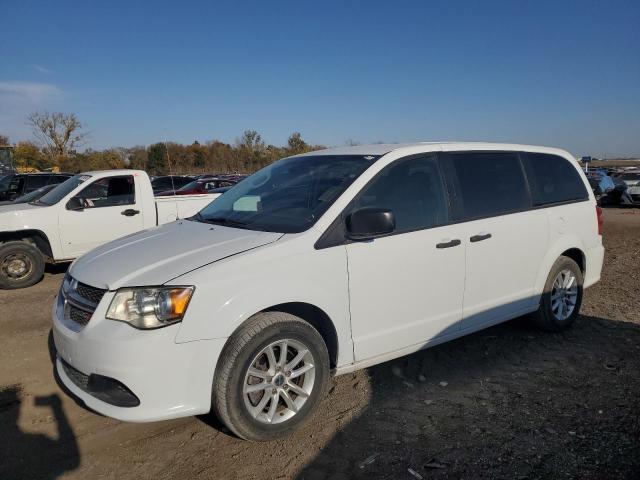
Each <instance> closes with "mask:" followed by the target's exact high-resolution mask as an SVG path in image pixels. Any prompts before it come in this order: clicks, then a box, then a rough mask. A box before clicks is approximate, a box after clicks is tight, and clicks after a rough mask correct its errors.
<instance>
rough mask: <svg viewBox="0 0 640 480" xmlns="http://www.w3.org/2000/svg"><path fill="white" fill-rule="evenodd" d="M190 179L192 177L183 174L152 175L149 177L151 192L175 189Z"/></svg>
mask: <svg viewBox="0 0 640 480" xmlns="http://www.w3.org/2000/svg"><path fill="white" fill-rule="evenodd" d="M192 181H193V178H191V177H187V176H183V175H164V176H160V177H153V178H152V179H151V188H152V189H153V194H154V195H157V194H158V193H159V192H164V191H166V190H177V189H179V188H182V187H184V186H185V185H186V184H187V183H191V182H192Z"/></svg>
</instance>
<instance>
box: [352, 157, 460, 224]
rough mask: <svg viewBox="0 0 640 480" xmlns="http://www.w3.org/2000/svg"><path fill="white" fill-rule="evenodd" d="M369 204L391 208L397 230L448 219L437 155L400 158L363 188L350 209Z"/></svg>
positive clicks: (438, 222) (441, 222) (437, 222)
mask: <svg viewBox="0 0 640 480" xmlns="http://www.w3.org/2000/svg"><path fill="white" fill-rule="evenodd" d="M365 207H379V208H386V209H389V210H391V211H392V212H393V214H394V216H395V219H396V231H397V232H403V231H411V230H419V229H423V228H429V227H435V226H437V225H443V224H445V223H447V222H448V221H449V211H448V208H447V201H446V196H445V189H444V185H443V182H442V177H441V175H440V171H439V169H438V164H437V162H436V159H435V157H433V156H429V157H421V158H412V159H407V160H399V161H398V162H396V163H395V164H392V165H391V166H390V167H387V168H386V169H384V170H383V171H382V172H380V173H379V174H378V176H377V177H375V178H374V179H373V180H372V181H371V182H370V183H369V184H368V185H367V186H366V187H364V188H363V189H362V191H361V192H360V193H359V194H358V197H357V198H356V199H355V201H354V202H353V204H352V207H351V208H350V210H351V211H354V210H358V209H360V208H365Z"/></svg>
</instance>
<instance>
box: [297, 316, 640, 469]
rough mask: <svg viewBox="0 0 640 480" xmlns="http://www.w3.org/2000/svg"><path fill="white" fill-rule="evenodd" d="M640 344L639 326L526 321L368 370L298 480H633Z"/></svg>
mask: <svg viewBox="0 0 640 480" xmlns="http://www.w3.org/2000/svg"><path fill="white" fill-rule="evenodd" d="M638 345H640V325H637V324H633V323H627V322H620V321H616V320H607V319H603V318H597V317H589V316H581V317H580V318H579V319H578V320H577V321H576V324H575V325H574V326H573V328H572V329H570V330H568V331H565V332H562V333H543V332H540V331H539V330H537V329H535V328H534V327H532V326H530V324H529V323H528V322H527V320H526V319H525V318H519V319H516V320H513V321H511V322H507V323H505V324H502V325H498V326H495V327H492V328H490V329H488V330H484V331H481V332H478V333H476V334H473V335H470V336H467V337H463V338H460V339H458V340H455V341H452V342H449V343H446V344H442V345H439V346H436V347H433V348H430V349H428V350H424V351H421V352H418V353H415V354H412V355H410V356H408V357H403V358H400V359H397V360H394V361H391V362H387V363H385V364H381V365H378V366H375V367H372V368H369V369H368V370H367V374H368V376H369V380H370V387H369V388H370V400H369V403H368V405H367V406H366V407H365V409H364V410H363V411H362V412H361V414H360V415H359V416H358V417H357V418H356V419H355V420H353V421H352V422H351V423H349V424H348V425H347V426H346V427H344V428H343V429H342V430H340V431H338V433H336V434H335V435H334V437H333V438H332V439H331V440H330V441H329V443H327V444H326V445H325V447H324V448H323V449H322V450H321V452H320V453H319V454H318V455H317V456H316V457H315V458H314V459H313V460H312V461H311V462H310V463H309V464H308V465H306V467H304V468H303V469H302V471H300V472H299V474H298V475H297V478H300V479H320V478H332V479H334V480H337V479H347V478H433V477H438V478H461V477H462V478H479V477H489V478H509V479H513V478H560V477H565V475H568V476H569V477H573V478H575V477H578V478H605V477H606V478H631V477H632V476H633V475H634V472H637V471H638V468H640V404H639V400H638V399H639V398H640V374H639V373H638V372H640V355H638V354H639V353H640V352H639V351H638ZM339 381H340V379H339V378H338V379H336V382H339ZM327 405H328V408H330V405H331V398H330V397H329V398H328V400H327ZM319 415H321V414H319ZM409 469H410V470H411V471H409ZM412 472H414V473H415V475H414V473H412Z"/></svg>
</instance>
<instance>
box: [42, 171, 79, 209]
mask: <svg viewBox="0 0 640 480" xmlns="http://www.w3.org/2000/svg"><path fill="white" fill-rule="evenodd" d="M90 178H91V176H90V175H74V176H73V177H71V178H69V179H67V180H65V181H64V182H62V183H61V184H60V185H58V186H57V187H56V188H54V189H53V190H51V191H50V192H49V193H47V194H46V195H43V196H42V197H41V198H40V199H39V200H37V201H36V202H35V203H37V204H38V205H55V204H56V203H58V202H59V201H60V200H62V199H63V198H64V197H66V196H67V195H68V194H69V193H71V192H72V191H73V190H74V189H75V188H76V187H78V185H80V184H81V183H83V182H85V181H87V180H88V179H90Z"/></svg>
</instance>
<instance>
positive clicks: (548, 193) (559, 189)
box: [523, 153, 589, 206]
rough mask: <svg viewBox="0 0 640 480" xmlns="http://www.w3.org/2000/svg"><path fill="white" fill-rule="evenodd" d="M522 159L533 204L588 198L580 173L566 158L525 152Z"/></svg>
mask: <svg viewBox="0 0 640 480" xmlns="http://www.w3.org/2000/svg"><path fill="white" fill-rule="evenodd" d="M523 159H524V166H525V170H526V172H527V178H528V179H529V185H530V187H531V199H532V201H533V204H534V205H535V206H540V205H547V204H550V203H559V202H569V201H574V200H587V199H588V198H589V195H588V193H587V189H586V187H585V185H584V183H583V181H582V178H580V174H579V173H578V172H577V171H576V169H575V167H574V166H573V165H571V164H570V163H569V161H568V160H566V159H564V158H562V157H559V156H557V155H549V154H545V153H527V154H525V155H524V156H523Z"/></svg>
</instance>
